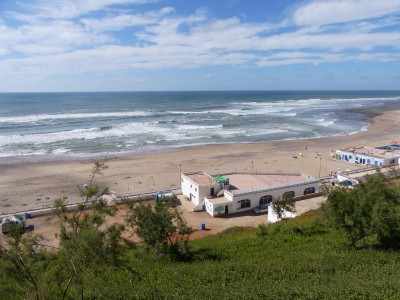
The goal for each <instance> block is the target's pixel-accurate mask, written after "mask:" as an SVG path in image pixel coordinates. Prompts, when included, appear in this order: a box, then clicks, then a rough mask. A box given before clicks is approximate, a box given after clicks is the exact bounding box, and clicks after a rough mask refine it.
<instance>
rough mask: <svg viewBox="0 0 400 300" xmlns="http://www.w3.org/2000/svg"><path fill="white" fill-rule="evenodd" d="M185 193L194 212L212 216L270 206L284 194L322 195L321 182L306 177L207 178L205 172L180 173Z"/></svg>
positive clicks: (239, 176)
mask: <svg viewBox="0 0 400 300" xmlns="http://www.w3.org/2000/svg"><path fill="white" fill-rule="evenodd" d="M181 189H182V194H183V195H184V196H186V198H187V199H188V200H190V201H192V202H193V204H194V210H206V211H207V212H208V213H209V214H210V215H211V216H218V215H224V214H231V213H238V212H243V211H247V210H251V209H254V208H255V207H257V206H258V205H261V204H269V203H270V202H271V201H273V200H274V199H278V198H281V197H283V196H285V195H291V196H293V197H299V196H304V195H308V194H314V193H318V192H319V180H317V179H316V178H314V177H312V176H308V175H305V174H301V175H298V174H286V175H285V174H245V173H230V174H224V175H223V176H221V175H214V176H211V175H208V174H206V173H204V172H191V173H184V174H181Z"/></svg>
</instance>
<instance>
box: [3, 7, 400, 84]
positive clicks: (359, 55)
mask: <svg viewBox="0 0 400 300" xmlns="http://www.w3.org/2000/svg"><path fill="white" fill-rule="evenodd" d="M144 2H149V1H146V0H143V1H139V0H107V1H106V0H98V1H94V0H93V1H90V0H84V1H72V0H68V1H67V0H65V1H63V0H54V1H53V2H50V1H49V2H47V4H46V2H44V1H41V2H40V3H41V5H39V6H38V7H35V9H34V13H31V14H29V15H27V14H25V15H22V14H21V13H19V15H18V18H19V19H18V20H19V21H20V23H17V24H18V25H14V26H11V25H7V23H5V21H4V20H3V21H2V22H0V45H1V48H0V55H2V56H1V58H2V59H1V60H0V70H2V72H1V74H0V77H1V76H3V78H6V76H9V74H12V75H13V76H15V77H16V78H17V77H18V76H22V75H23V76H25V78H27V77H29V78H42V77H43V78H45V77H46V76H47V77H48V76H51V75H55V74H60V75H61V74H77V73H89V72H97V73H103V74H106V73H112V72H116V71H119V70H132V69H160V68H198V67H205V66H219V65H229V66H259V67H269V66H278V65H291V64H320V63H324V62H328V63H335V62H345V61H378V62H388V61H393V60H397V61H398V60H399V59H400V57H399V54H397V53H398V52H399V48H400V30H399V29H398V27H399V20H398V19H397V17H396V16H392V17H387V18H384V19H379V20H371V19H368V18H370V17H379V16H384V15H388V14H392V13H395V12H398V11H399V9H400V4H399V3H400V0H399V1H397V0H392V1H389V0H382V2H380V1H376V2H375V1H374V2H372V1H366V0H359V1H355V0H348V1H331V0H328V1H312V2H307V3H306V4H304V5H303V6H302V7H299V8H297V10H296V11H294V13H293V19H294V20H295V22H296V24H298V25H299V26H293V24H292V25H290V26H289V25H287V24H286V23H284V22H282V23H279V24H269V23H264V22H258V23H257V22H247V21H243V20H241V19H240V18H238V17H236V16H232V17H229V18H225V19H217V18H213V17H211V16H210V15H209V14H208V13H207V11H206V10H204V9H200V10H197V11H195V12H194V13H193V14H191V15H179V14H178V13H177V12H176V11H175V9H174V8H172V7H164V8H159V9H152V10H150V11H140V12H138V11H136V10H135V11H134V10H132V9H131V10H127V9H126V8H124V9H118V10H111V9H112V8H114V7H113V6H112V5H113V4H138V3H144ZM366 2H369V3H370V4H371V3H372V4H371V6H368V5H366ZM374 3H383V4H382V6H379V9H378V8H377V5H376V4H374ZM361 4H364V6H367V7H366V8H363V9H361V8H359V7H360V5H361ZM55 6H58V7H59V8H58V9H57V12H56V14H48V13H49V11H50V10H51V9H54V7H55ZM371 7H375V9H371ZM398 7H399V8H398ZM104 9H107V10H104ZM342 9H346V10H347V9H348V11H347V13H340V12H341V10H342ZM358 9H359V14H356V10H358ZM99 10H101V14H100V15H101V17H98V18H94V17H93V15H87V13H89V12H94V11H96V12H97V11H99ZM332 11H335V13H332ZM12 15H13V14H9V16H12ZM14 16H16V14H14ZM24 16H25V17H24ZM360 20H362V21H360ZM338 22H349V23H346V24H334V23H338ZM285 26H286V27H285ZM387 27H389V29H387V30H383V29H385V28H387ZM120 31H124V34H126V33H127V32H128V35H127V36H129V39H128V38H125V40H124V36H123V35H122V34H121V35H117V34H118V33H119V32H120ZM382 47H386V48H388V49H389V50H387V52H384V51H383V50H382V49H380V48H382ZM376 49H379V51H380V52H379V51H377V50H376ZM349 50H350V51H349ZM208 74H209V75H210V76H211V73H206V75H204V76H205V77H208ZM140 79H141V78H138V79H137V82H140V81H138V80H140Z"/></svg>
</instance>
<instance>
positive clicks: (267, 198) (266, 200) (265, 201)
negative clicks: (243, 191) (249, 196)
mask: <svg viewBox="0 0 400 300" xmlns="http://www.w3.org/2000/svg"><path fill="white" fill-rule="evenodd" d="M271 201H272V196H271V195H267V196H262V197H261V198H260V205H263V204H270V203H271Z"/></svg>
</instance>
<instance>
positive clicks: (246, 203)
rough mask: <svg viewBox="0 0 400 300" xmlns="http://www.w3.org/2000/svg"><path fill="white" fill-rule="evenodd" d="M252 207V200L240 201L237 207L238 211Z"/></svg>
mask: <svg viewBox="0 0 400 300" xmlns="http://www.w3.org/2000/svg"><path fill="white" fill-rule="evenodd" d="M246 207H250V199H244V200H239V201H238V202H237V205H236V209H242V208H246Z"/></svg>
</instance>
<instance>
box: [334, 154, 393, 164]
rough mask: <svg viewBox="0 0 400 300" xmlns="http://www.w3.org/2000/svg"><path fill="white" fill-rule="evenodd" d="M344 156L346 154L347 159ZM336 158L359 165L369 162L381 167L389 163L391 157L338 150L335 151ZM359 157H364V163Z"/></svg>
mask: <svg viewBox="0 0 400 300" xmlns="http://www.w3.org/2000/svg"><path fill="white" fill-rule="evenodd" d="M344 156H347V160H345V158H344ZM356 157H357V158H358V160H356ZM336 158H337V159H338V160H344V161H346V162H349V163H353V164H355V163H356V162H357V163H358V164H360V165H368V164H370V165H371V166H377V167H381V166H384V165H388V164H390V160H391V159H392V158H387V159H384V158H377V157H372V156H369V155H365V154H358V153H353V152H348V151H340V150H338V151H336ZM361 159H365V163H361ZM368 161H369V162H368Z"/></svg>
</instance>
